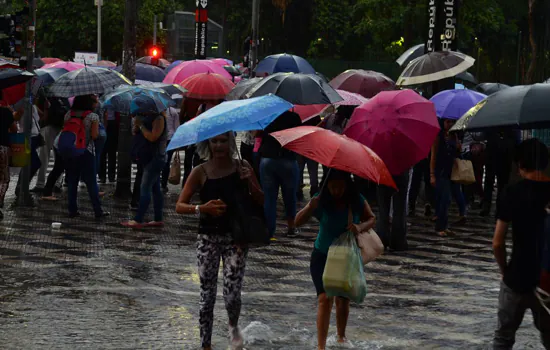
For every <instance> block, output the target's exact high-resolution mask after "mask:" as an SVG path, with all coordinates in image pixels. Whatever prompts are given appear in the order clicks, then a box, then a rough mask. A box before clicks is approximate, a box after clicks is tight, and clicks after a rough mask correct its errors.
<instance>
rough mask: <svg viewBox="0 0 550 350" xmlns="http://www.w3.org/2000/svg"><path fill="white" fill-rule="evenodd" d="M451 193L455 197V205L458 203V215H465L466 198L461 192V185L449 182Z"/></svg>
mask: <svg viewBox="0 0 550 350" xmlns="http://www.w3.org/2000/svg"><path fill="white" fill-rule="evenodd" d="M451 193H452V195H453V198H454V199H455V202H456V205H458V212H459V214H460V216H465V215H466V199H465V198H464V193H463V192H462V185H460V184H457V183H454V182H451Z"/></svg>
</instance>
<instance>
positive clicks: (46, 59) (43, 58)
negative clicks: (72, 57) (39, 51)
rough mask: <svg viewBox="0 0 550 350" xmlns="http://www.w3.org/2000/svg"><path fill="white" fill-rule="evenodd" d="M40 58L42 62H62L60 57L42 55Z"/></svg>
mask: <svg viewBox="0 0 550 350" xmlns="http://www.w3.org/2000/svg"><path fill="white" fill-rule="evenodd" d="M41 60H42V62H44V64H50V63H55V62H62V61H63V60H62V59H60V58H55V57H42V58H41Z"/></svg>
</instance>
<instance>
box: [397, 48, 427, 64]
mask: <svg viewBox="0 0 550 350" xmlns="http://www.w3.org/2000/svg"><path fill="white" fill-rule="evenodd" d="M424 46H425V45H424V44H418V45H414V46H413V47H411V48H409V49H407V51H405V52H403V54H402V55H401V56H399V58H398V59H396V60H395V62H397V64H398V65H399V66H401V67H403V66H406V65H407V64H409V63H410V62H411V61H412V60H414V59H415V58H418V57H420V56H422V55H423V54H424Z"/></svg>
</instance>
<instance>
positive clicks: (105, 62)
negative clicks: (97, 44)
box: [94, 61, 116, 68]
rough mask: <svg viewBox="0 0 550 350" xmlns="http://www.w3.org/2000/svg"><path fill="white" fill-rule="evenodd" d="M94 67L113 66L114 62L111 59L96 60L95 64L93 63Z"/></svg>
mask: <svg viewBox="0 0 550 350" xmlns="http://www.w3.org/2000/svg"><path fill="white" fill-rule="evenodd" d="M94 66H96V67H103V68H115V67H116V63H115V62H111V61H97V62H96V64H94Z"/></svg>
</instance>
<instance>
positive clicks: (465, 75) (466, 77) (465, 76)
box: [455, 72, 477, 85]
mask: <svg viewBox="0 0 550 350" xmlns="http://www.w3.org/2000/svg"><path fill="white" fill-rule="evenodd" d="M455 79H456V80H462V81H463V82H465V83H470V84H474V85H475V84H477V79H476V77H474V75H473V74H472V73H470V72H462V73H459V74H457V75H456V76H455Z"/></svg>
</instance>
